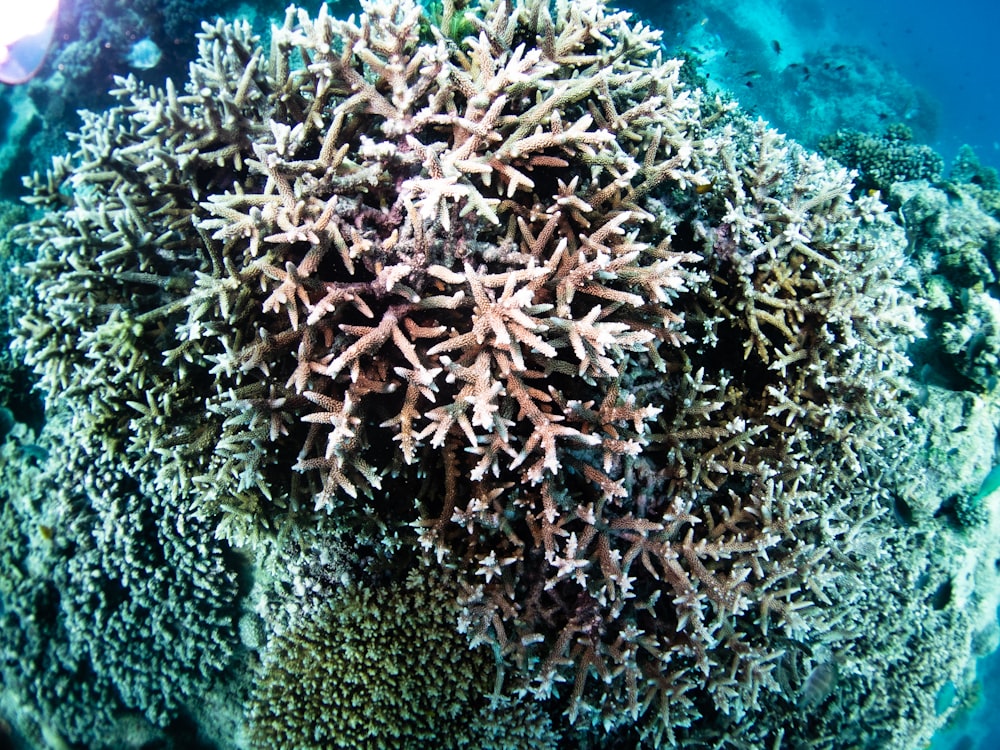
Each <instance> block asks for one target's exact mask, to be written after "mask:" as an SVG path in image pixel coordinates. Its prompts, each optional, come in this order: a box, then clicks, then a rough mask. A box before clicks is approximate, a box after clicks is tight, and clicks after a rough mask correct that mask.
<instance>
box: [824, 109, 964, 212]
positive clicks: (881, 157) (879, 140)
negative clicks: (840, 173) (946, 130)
mask: <svg viewBox="0 0 1000 750" xmlns="http://www.w3.org/2000/svg"><path fill="white" fill-rule="evenodd" d="M819 151H820V153H821V154H823V155H824V156H827V157H829V158H831V159H836V160H837V161H839V162H840V163H841V164H843V165H844V166H846V167H850V168H851V169H854V170H857V173H858V176H857V178H856V180H855V189H856V190H857V191H858V192H863V191H866V190H878V191H880V192H881V193H882V195H885V196H889V194H890V193H889V188H890V187H891V186H892V185H893V184H894V183H897V182H908V181H910V180H928V181H930V182H933V181H935V180H938V179H940V178H941V173H942V171H943V169H944V161H943V160H942V159H941V157H940V156H938V155H937V153H935V152H934V150H933V149H931V148H930V146H925V145H923V144H919V143H914V142H913V131H911V130H910V128H908V127H907V126H906V125H901V124H896V125H890V126H889V127H888V128H886V129H885V134H884V135H882V136H875V135H870V134H868V133H862V132H860V131H858V130H838V131H837V132H835V133H832V134H831V135H828V136H826V137H825V138H822V139H821V140H820V142H819Z"/></svg>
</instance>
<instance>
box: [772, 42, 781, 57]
mask: <svg viewBox="0 0 1000 750" xmlns="http://www.w3.org/2000/svg"><path fill="white" fill-rule="evenodd" d="M771 49H773V50H774V54H776V55H780V54H781V42H779V41H778V40H777V39H772V40H771Z"/></svg>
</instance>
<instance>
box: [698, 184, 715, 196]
mask: <svg viewBox="0 0 1000 750" xmlns="http://www.w3.org/2000/svg"><path fill="white" fill-rule="evenodd" d="M711 190H712V183H711V182H706V183H704V184H702V185H695V186H694V191H695V192H696V193H697V194H698V195H704V194H705V193H708V192H711Z"/></svg>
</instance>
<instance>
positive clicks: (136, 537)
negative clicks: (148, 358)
mask: <svg viewBox="0 0 1000 750" xmlns="http://www.w3.org/2000/svg"><path fill="white" fill-rule="evenodd" d="M65 430H66V423H65V421H64V419H63V418H62V416H60V415H59V414H56V415H50V417H49V422H48V423H47V424H46V428H45V431H44V432H43V434H42V436H41V438H40V439H39V440H40V443H41V444H36V443H35V442H34V440H33V436H32V435H31V433H30V432H29V431H28V429H27V428H26V427H25V426H24V425H18V426H17V428H16V429H15V430H14V432H13V433H12V434H11V435H10V436H9V437H8V439H7V440H6V442H5V443H4V445H3V450H2V455H0V523H2V531H0V567H2V569H3V570H4V576H3V581H4V584H3V585H2V586H0V630H2V635H3V637H2V639H0V674H2V680H3V685H4V688H5V702H6V703H8V704H9V705H10V706H11V707H12V711H13V713H12V717H15V716H16V717H17V724H18V725H19V728H20V729H21V730H22V731H23V732H25V733H26V734H27V735H28V736H29V737H30V736H35V735H39V736H40V734H48V735H49V736H51V737H61V738H62V739H63V740H64V741H66V742H68V743H72V744H79V745H84V746H86V747H91V748H119V747H131V746H138V745H139V744H143V743H144V742H151V741H154V740H155V741H157V742H159V743H161V744H162V745H163V746H164V747H172V746H174V744H173V743H175V742H176V743H177V746H191V745H190V743H192V742H194V741H195V740H194V735H193V734H192V733H191V732H192V730H191V729H190V728H189V727H187V726H185V723H184V720H186V719H187V718H188V717H198V724H199V725H200V726H201V727H202V728H201V730H200V731H201V732H202V733H204V735H205V737H208V736H212V735H214V737H215V739H216V740H223V741H224V742H228V740H225V738H226V736H227V735H230V734H232V733H233V729H232V726H227V724H226V721H227V717H228V720H229V721H231V722H235V720H236V718H237V716H238V714H237V713H236V712H234V711H233V709H232V708H226V707H225V706H224V704H225V703H227V702H228V701H230V700H231V699H232V698H233V697H234V696H235V692H234V691H235V688H236V686H237V684H238V680H237V679H235V678H236V677H237V676H238V675H239V669H238V657H237V651H238V649H237V645H238V644H237V640H236V635H235V616H234V613H235V601H236V599H237V597H238V595H239V586H238V581H237V577H236V574H235V573H234V571H233V569H232V566H231V561H230V560H228V559H227V558H226V557H225V554H224V551H223V549H222V548H221V546H220V544H219V543H218V542H216V541H215V540H213V539H212V536H211V529H210V527H208V525H207V524H206V523H205V522H204V521H201V520H198V519H196V518H192V517H189V515H188V513H187V512H186V509H185V508H184V507H183V506H180V505H166V504H164V503H163V501H162V499H161V498H159V497H158V496H157V495H155V494H146V493H143V492H142V491H141V490H140V488H139V483H138V482H137V480H136V479H135V477H133V476H130V475H129V473H128V472H127V471H126V470H124V469H123V468H122V467H121V466H120V465H116V464H114V463H112V462H110V461H108V460H107V459H106V458H104V457H102V456H100V454H99V453H98V452H95V451H94V446H93V445H88V444H87V441H86V438H83V437H81V436H79V435H77V436H75V438H74V439H73V440H70V439H69V436H68V434H67V432H65ZM87 449H89V450H90V451H92V452H91V453H89V454H88V453H87V452H86V450H87ZM227 673H228V674H230V675H232V677H225V675H226V674H227ZM209 707H211V708H209ZM206 710H213V711H214V712H215V713H214V715H213V716H211V717H209V716H208V715H207V714H206V713H205V712H206ZM136 738H145V739H143V740H141V741H137V740H136Z"/></svg>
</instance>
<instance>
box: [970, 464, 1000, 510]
mask: <svg viewBox="0 0 1000 750" xmlns="http://www.w3.org/2000/svg"><path fill="white" fill-rule="evenodd" d="M997 490H1000V464H997V465H996V466H994V467H993V469H992V470H991V471H990V473H989V474H987V475H986V478H985V479H983V483H982V484H981V485H980V486H979V492H977V493H976V494H975V495H974V496H973V497H972V503H973V505H979V503H981V502H982V501H983V500H985V499H986V498H988V497H989V496H990V495H992V494H993V493H994V492H996V491H997Z"/></svg>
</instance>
